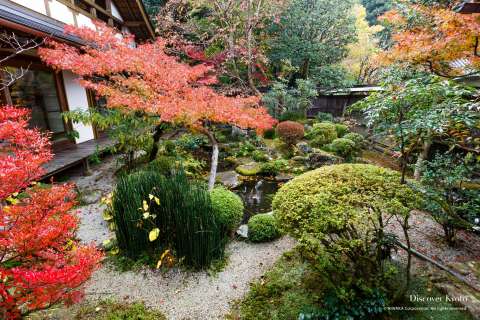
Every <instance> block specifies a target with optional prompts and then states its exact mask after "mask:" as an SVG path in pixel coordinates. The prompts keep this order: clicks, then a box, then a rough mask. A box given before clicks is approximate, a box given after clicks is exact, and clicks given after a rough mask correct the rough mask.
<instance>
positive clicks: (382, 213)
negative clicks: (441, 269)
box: [272, 164, 421, 295]
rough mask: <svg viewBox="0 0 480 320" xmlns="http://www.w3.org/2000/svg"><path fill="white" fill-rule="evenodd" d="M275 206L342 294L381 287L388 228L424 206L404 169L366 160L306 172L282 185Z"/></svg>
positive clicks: (331, 286)
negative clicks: (403, 181) (403, 179)
mask: <svg viewBox="0 0 480 320" xmlns="http://www.w3.org/2000/svg"><path fill="white" fill-rule="evenodd" d="M272 207H273V210H274V213H275V217H276V218H277V220H278V222H279V226H280V227H281V228H282V229H283V230H285V231H286V232H289V233H290V234H291V235H293V236H294V237H296V238H298V239H299V240H300V241H299V242H300V246H301V248H302V253H303V254H304V256H305V258H306V259H308V260H309V261H312V264H313V265H315V266H316V268H318V270H321V273H322V274H323V276H324V278H325V279H324V284H325V286H326V287H328V288H329V290H333V291H335V292H336V293H337V294H338V295H342V292H343V295H345V294H346V293H345V292H347V293H351V294H352V295H356V294H360V295H361V294H362V292H365V290H368V288H383V287H384V286H386V284H387V283H389V280H388V279H389V278H388V277H391V275H392V272H390V271H389V269H388V265H387V264H385V260H386V259H387V258H388V257H389V256H390V253H391V250H392V248H393V246H394V243H395V237H393V236H391V235H389V234H388V232H387V230H386V228H387V227H388V224H389V223H393V222H392V221H395V220H396V219H394V218H393V216H396V217H398V218H399V219H405V218H408V216H409V214H410V212H411V210H413V209H415V208H420V207H421V197H420V196H419V195H418V193H416V192H415V191H413V190H412V189H411V188H410V187H409V186H408V185H405V184H401V183H400V173H398V172H396V171H393V170H389V169H385V168H381V167H377V166H373V165H366V164H339V165H331V166H325V167H322V168H320V169H317V170H314V171H310V172H307V173H305V174H303V175H300V176H298V177H296V178H295V179H293V180H291V181H290V182H288V183H286V184H285V185H283V186H282V187H281V188H280V190H279V191H278V192H277V194H276V195H275V197H274V199H273V203H272Z"/></svg>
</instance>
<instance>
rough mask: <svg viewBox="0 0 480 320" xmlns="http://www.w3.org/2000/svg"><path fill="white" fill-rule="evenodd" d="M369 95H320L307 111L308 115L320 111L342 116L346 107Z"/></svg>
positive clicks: (313, 114) (314, 114)
mask: <svg viewBox="0 0 480 320" xmlns="http://www.w3.org/2000/svg"><path fill="white" fill-rule="evenodd" d="M365 97H367V95H365V94H362V95H319V96H318V97H317V98H316V99H314V101H313V106H312V107H311V108H310V109H309V110H308V111H307V115H308V117H315V116H316V115H317V113H319V112H325V113H331V114H332V115H333V116H334V117H341V116H342V115H343V113H344V112H345V109H346V108H347V107H348V106H350V105H352V104H354V103H355V102H357V101H359V100H362V99H364V98H365Z"/></svg>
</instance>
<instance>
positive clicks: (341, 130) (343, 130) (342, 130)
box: [335, 123, 350, 138]
mask: <svg viewBox="0 0 480 320" xmlns="http://www.w3.org/2000/svg"><path fill="white" fill-rule="evenodd" d="M335 130H337V137H339V138H342V137H343V136H344V135H346V134H347V133H348V131H350V130H349V129H348V126H346V125H344V124H343V123H336V124H335Z"/></svg>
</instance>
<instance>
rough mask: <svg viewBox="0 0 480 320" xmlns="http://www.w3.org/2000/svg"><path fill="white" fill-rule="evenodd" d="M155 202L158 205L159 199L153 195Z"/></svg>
mask: <svg viewBox="0 0 480 320" xmlns="http://www.w3.org/2000/svg"><path fill="white" fill-rule="evenodd" d="M155 203H156V204H157V206H159V205H160V199H158V198H157V197H155Z"/></svg>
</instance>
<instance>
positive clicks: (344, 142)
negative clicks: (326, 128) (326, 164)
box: [327, 138, 356, 159]
mask: <svg viewBox="0 0 480 320" xmlns="http://www.w3.org/2000/svg"><path fill="white" fill-rule="evenodd" d="M327 149H328V150H329V151H332V152H334V153H335V154H336V155H338V156H340V157H344V158H346V159H350V158H352V157H353V156H354V154H355V152H356V148H355V142H353V141H352V140H349V139H345V138H337V139H335V140H333V141H332V143H330V144H329V145H328V148H327Z"/></svg>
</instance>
